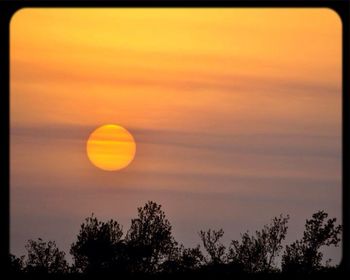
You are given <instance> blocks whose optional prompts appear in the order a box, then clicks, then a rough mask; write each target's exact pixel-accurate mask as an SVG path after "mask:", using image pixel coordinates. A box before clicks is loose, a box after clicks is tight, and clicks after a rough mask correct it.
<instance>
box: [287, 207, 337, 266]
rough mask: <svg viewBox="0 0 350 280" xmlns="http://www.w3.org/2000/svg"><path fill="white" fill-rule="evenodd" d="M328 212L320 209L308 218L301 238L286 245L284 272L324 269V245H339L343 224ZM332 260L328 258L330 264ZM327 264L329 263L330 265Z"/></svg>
mask: <svg viewBox="0 0 350 280" xmlns="http://www.w3.org/2000/svg"><path fill="white" fill-rule="evenodd" d="M327 217H328V214H327V213H325V212H324V211H318V212H316V213H315V214H313V215H312V218H311V219H310V220H306V223H305V231H304V235H303V238H302V239H301V240H296V241H295V242H293V243H292V244H290V245H287V246H286V249H285V252H284V254H283V256H282V270H283V271H284V272H304V273H305V272H312V271H319V270H321V269H323V266H322V259H323V253H322V252H320V251H319V250H320V248H321V247H322V246H330V245H334V246H338V245H339V242H340V237H341V233H342V226H341V225H336V224H335V223H336V218H333V219H328V220H327ZM330 261H331V260H330V259H329V260H328V264H329V262H330ZM328 264H327V265H328Z"/></svg>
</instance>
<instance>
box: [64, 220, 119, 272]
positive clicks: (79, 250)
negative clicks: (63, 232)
mask: <svg viewBox="0 0 350 280" xmlns="http://www.w3.org/2000/svg"><path fill="white" fill-rule="evenodd" d="M122 236H123V230H122V227H121V226H120V225H119V223H118V222H116V221H113V220H110V221H108V222H101V221H99V220H98V219H97V218H96V217H94V215H93V214H92V215H91V216H90V217H88V218H86V219H85V223H83V224H82V225H81V227H80V231H79V234H78V236H77V241H76V242H75V243H73V244H72V246H71V249H70V253H71V255H72V256H73V258H74V266H75V268H76V270H77V271H81V272H87V273H92V272H94V273H97V272H105V271H108V270H111V269H112V268H115V264H116V263H117V262H118V257H120V255H121V254H120V253H121V252H122V250H123V247H124V246H123V245H124V244H123V242H122V241H121V237H122Z"/></svg>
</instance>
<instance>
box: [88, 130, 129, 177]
mask: <svg viewBox="0 0 350 280" xmlns="http://www.w3.org/2000/svg"><path fill="white" fill-rule="evenodd" d="M86 151H87V155H88V158H89V159H90V161H91V162H92V164H93V165H95V166H96V167H98V168H101V169H103V170H107V171H115V170H120V169H123V168H125V167H127V166H128V165H129V164H130V163H131V162H132V160H133V159H134V157H135V152H136V143H135V140H134V137H133V136H132V135H131V134H130V132H129V131H127V130H126V129H125V128H123V127H121V126H119V125H114V124H107V125H102V126H100V127H98V128H97V129H95V130H94V131H93V132H92V133H91V134H90V136H89V139H88V141H87V144H86Z"/></svg>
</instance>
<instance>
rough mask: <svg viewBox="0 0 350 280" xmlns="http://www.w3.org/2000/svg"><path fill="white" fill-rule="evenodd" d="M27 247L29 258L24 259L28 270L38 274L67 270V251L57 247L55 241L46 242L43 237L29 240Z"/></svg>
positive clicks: (64, 271)
mask: <svg viewBox="0 0 350 280" xmlns="http://www.w3.org/2000/svg"><path fill="white" fill-rule="evenodd" d="M25 248H26V250H27V258H26V260H25V261H24V264H25V268H24V270H25V271H26V272H29V273H37V274H47V273H57V274H58V273H60V274H62V273H66V272H67V270H68V263H67V261H66V260H65V253H64V252H63V251H60V250H59V249H58V248H57V246H56V243H55V241H48V242H45V241H43V240H42V239H41V238H38V240H28V243H27V245H26V246H25ZM23 259H24V258H22V260H23Z"/></svg>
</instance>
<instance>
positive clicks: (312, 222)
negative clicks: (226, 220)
mask: <svg viewBox="0 0 350 280" xmlns="http://www.w3.org/2000/svg"><path fill="white" fill-rule="evenodd" d="M137 211H138V215H137V218H135V219H132V221H131V226H130V228H129V230H128V231H126V233H125V235H124V232H123V228H122V226H121V225H120V224H119V223H118V222H117V221H114V220H109V221H106V222H103V221H100V220H98V219H97V218H96V217H95V216H94V215H93V214H92V215H91V216H90V217H88V218H86V219H85V221H84V222H83V224H82V225H81V227H80V231H79V233H78V235H77V238H76V240H75V242H74V243H73V244H72V245H71V248H70V254H71V255H72V257H73V264H72V265H69V264H68V262H67V261H66V259H65V253H64V252H63V251H61V250H59V249H58V248H57V246H56V243H55V242H54V241H48V242H45V241H43V240H42V239H41V238H39V239H37V240H29V241H28V243H27V245H26V247H25V248H26V251H27V254H26V255H25V256H21V257H16V256H14V255H10V269H11V271H12V272H14V273H33V274H47V273H52V274H67V275H68V274H70V275H73V274H102V273H110V274H116V275H125V274H127V275H146V274H147V275H156V274H157V275H164V274H167V275H169V274H181V273H199V274H200V273H204V274H208V273H209V274H210V273H216V274H225V275H233V274H259V273H260V274H261V273H265V274H266V273H268V274H271V273H275V274H278V273H279V274H283V273H288V274H293V273H303V274H310V273H316V272H322V271H333V270H336V269H337V267H333V266H331V265H330V260H327V261H326V262H325V263H324V262H323V254H322V252H321V248H322V247H324V246H330V245H333V246H338V245H339V243H340V241H341V239H340V238H341V234H342V226H341V225H336V219H335V218H333V219H329V218H328V214H327V213H325V212H324V211H318V212H316V213H315V214H313V215H312V217H311V219H309V220H306V224H305V231H304V234H303V237H302V239H300V240H296V241H295V242H293V243H291V244H289V245H286V246H285V248H283V245H282V243H283V241H284V239H285V238H286V235H287V229H288V226H287V224H288V220H289V216H283V215H280V216H279V217H275V218H274V219H272V221H271V223H270V224H268V225H265V226H264V227H263V228H262V229H261V230H258V231H256V232H255V233H254V234H251V233H249V232H245V233H244V234H241V238H240V240H232V241H231V243H230V245H229V247H226V246H225V245H224V244H223V243H222V242H221V239H222V237H223V235H224V231H223V229H219V230H212V229H209V230H205V231H204V230H201V231H200V232H199V237H200V240H201V246H202V247H201V246H200V245H197V246H195V247H193V248H185V247H184V246H183V245H182V244H179V243H178V242H177V241H176V240H175V238H174V236H173V234H172V227H171V224H170V222H169V220H168V219H167V218H166V216H165V213H164V212H163V211H162V209H161V205H158V204H157V203H155V202H152V201H149V202H147V203H146V204H145V205H144V207H140V208H138V209H137ZM278 257H280V260H281V266H278V265H277V264H276V259H277V258H278Z"/></svg>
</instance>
